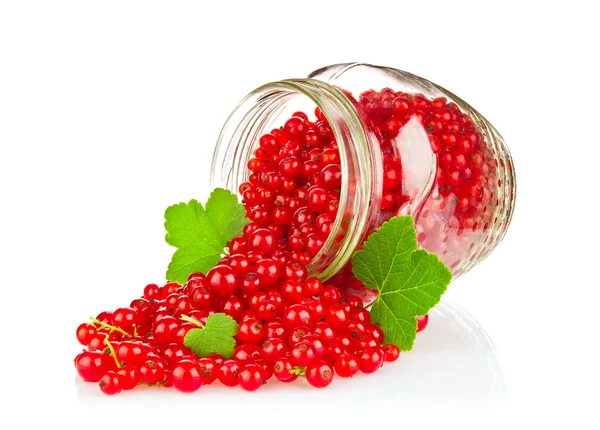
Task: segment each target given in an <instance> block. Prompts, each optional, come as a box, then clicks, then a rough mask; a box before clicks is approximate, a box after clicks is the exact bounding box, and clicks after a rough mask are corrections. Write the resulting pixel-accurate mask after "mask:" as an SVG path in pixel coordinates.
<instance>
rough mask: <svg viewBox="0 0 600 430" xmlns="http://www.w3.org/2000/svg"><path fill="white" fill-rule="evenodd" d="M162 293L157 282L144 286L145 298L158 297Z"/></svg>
mask: <svg viewBox="0 0 600 430" xmlns="http://www.w3.org/2000/svg"><path fill="white" fill-rule="evenodd" d="M159 295H160V287H159V286H158V285H156V284H148V285H146V286H145V287H144V298H145V299H146V300H154V299H157V298H158V296H159Z"/></svg>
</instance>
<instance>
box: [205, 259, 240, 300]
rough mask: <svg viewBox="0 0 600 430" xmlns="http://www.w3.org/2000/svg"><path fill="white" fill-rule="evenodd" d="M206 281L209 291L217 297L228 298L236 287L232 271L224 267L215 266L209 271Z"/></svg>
mask: <svg viewBox="0 0 600 430" xmlns="http://www.w3.org/2000/svg"><path fill="white" fill-rule="evenodd" d="M206 281H207V283H208V285H209V287H210V289H211V291H212V292H214V293H215V295H217V296H218V297H229V296H231V295H233V294H234V293H235V291H236V289H237V287H238V278H237V277H236V276H235V274H234V273H233V269H232V268H231V267H229V266H225V265H217V266H215V267H213V268H212V269H210V270H209V271H208V274H207V275H206Z"/></svg>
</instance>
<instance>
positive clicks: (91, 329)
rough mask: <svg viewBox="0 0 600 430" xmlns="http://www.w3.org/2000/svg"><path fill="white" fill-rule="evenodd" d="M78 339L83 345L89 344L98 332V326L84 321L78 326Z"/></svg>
mask: <svg viewBox="0 0 600 430" xmlns="http://www.w3.org/2000/svg"><path fill="white" fill-rule="evenodd" d="M76 334H77V341H78V342H79V343H80V344H82V345H83V346H87V345H88V344H89V343H90V340H91V339H92V336H94V335H95V334H96V327H95V326H94V325H93V324H87V323H83V324H81V325H80V326H79V327H77V332H76Z"/></svg>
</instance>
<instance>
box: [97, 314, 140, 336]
mask: <svg viewBox="0 0 600 430" xmlns="http://www.w3.org/2000/svg"><path fill="white" fill-rule="evenodd" d="M90 319H91V320H92V322H93V323H94V324H99V325H100V327H103V328H108V329H110V331H111V333H112V332H113V331H118V332H119V333H121V334H123V335H125V336H127V337H133V336H131V335H130V334H129V333H127V332H126V331H125V330H123V329H122V328H119V327H115V326H113V325H110V324H106V323H103V322H102V321H100V320H98V319H96V318H94V317H90Z"/></svg>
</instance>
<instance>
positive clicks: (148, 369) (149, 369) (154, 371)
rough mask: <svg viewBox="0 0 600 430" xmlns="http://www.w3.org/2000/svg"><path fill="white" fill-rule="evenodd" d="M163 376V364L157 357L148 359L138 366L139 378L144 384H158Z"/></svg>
mask: <svg viewBox="0 0 600 430" xmlns="http://www.w3.org/2000/svg"><path fill="white" fill-rule="evenodd" d="M164 378H165V370H164V365H163V366H161V364H160V362H159V361H158V360H157V359H148V360H146V361H145V362H144V364H142V365H141V367H140V379H141V381H142V382H144V383H145V384H158V383H159V382H162V381H163V379H164Z"/></svg>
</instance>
